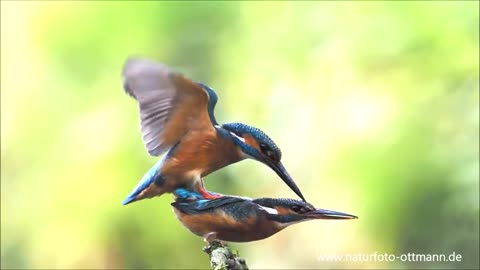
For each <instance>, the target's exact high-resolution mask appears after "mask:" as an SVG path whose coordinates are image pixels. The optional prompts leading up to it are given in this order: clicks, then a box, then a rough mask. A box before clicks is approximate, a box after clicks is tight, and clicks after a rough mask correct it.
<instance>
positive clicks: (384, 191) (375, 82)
mask: <svg viewBox="0 0 480 270" xmlns="http://www.w3.org/2000/svg"><path fill="white" fill-rule="evenodd" d="M478 10H479V3H478V1H470V2H461V1H442V2H430V1H426V2H420V1H407V2H396V1H385V2H376V1H374V2H363V1H362V2H333V1H320V2H249V1H244V2H188V3H187V2H173V1H171V2H148V1H147V2H126V1H123V2H106V1H105V2H103V1H92V2H84V1H75V2H74V1H72V2H56V1H50V2H40V1H35V2H14V1H8V2H5V1H2V2H1V124H2V125H1V180H2V181H1V266H2V268H135V269H140V268H142V269H143V268H207V267H208V257H207V256H206V255H205V254H203V253H202V252H201V247H202V246H203V242H202V241H201V239H200V238H199V237H197V236H194V235H192V234H191V233H190V232H188V231H187V230H185V229H184V228H183V227H182V226H181V225H180V223H179V222H178V221H177V220H176V219H175V217H174V215H173V213H172V211H171V209H170V205H169V203H170V201H171V200H172V196H171V195H165V196H162V197H160V198H155V199H152V200H146V201H141V202H138V203H135V204H132V205H129V206H127V207H123V206H121V205H120V203H121V201H122V200H123V199H124V197H125V196H126V195H127V194H128V192H130V190H131V188H133V186H134V185H135V184H136V183H137V181H138V180H139V179H140V178H141V177H142V175H143V174H144V173H145V172H146V171H147V170H148V168H149V167H150V166H152V165H153V164H154V163H155V161H156V158H153V157H149V156H148V155H147V153H146V151H145V150H144V147H143V143H142V141H141V137H140V132H139V123H138V122H139V121H138V112H137V106H136V104H135V102H134V101H133V100H132V99H130V98H129V97H128V96H127V95H125V94H124V93H123V91H122V87H121V85H122V82H121V77H120V70H121V66H122V64H123V62H124V61H125V59H126V58H127V57H128V56H130V55H143V56H147V57H151V58H155V59H158V60H160V61H162V62H165V63H167V64H168V65H170V66H173V67H175V68H176V69H177V70H179V71H181V72H182V73H184V74H186V75H187V76H189V77H191V78H193V79H195V80H199V81H203V82H205V83H207V84H209V85H210V86H212V87H213V88H214V89H216V91H217V94H218V96H219V103H218V106H217V110H216V115H217V120H219V122H229V121H239V122H245V123H248V124H251V125H255V126H258V127H260V128H261V129H263V130H264V131H265V132H266V133H268V134H269V135H271V136H272V137H273V138H274V139H275V141H276V142H277V143H278V144H279V146H280V147H281V148H282V150H283V153H284V157H283V163H284V164H285V165H286V167H287V169H288V170H289V171H290V174H291V175H292V176H293V177H294V178H295V179H296V181H297V183H298V184H299V185H300V187H301V188H302V190H303V193H304V194H305V196H306V198H307V199H308V200H309V201H310V202H312V203H313V204H315V205H317V206H318V207H322V208H327V209H333V210H339V211H344V212H348V213H352V214H355V215H358V216H359V217H360V219H358V220H356V221H351V222H337V221H323V222H322V221H312V222H307V223H304V224H300V225H295V226H292V227H291V228H288V229H286V230H285V231H282V232H280V233H278V234H277V235H275V236H273V237H271V238H269V239H266V240H262V241H259V242H254V243H245V244H234V245H233V246H234V248H238V249H239V251H240V254H242V256H243V257H245V258H246V259H247V261H248V264H249V266H250V267H252V268H254V269H255V268H334V267H341V268H373V267H375V268H407V267H408V268H451V269H453V268H476V269H478V267H479V256H478V254H479V143H478V138H479V112H478V110H479V63H478V59H479V52H478V50H479V26H478V22H479V11H478ZM206 185H207V188H209V189H211V190H214V191H217V192H221V193H226V194H235V195H242V196H249V197H261V196H266V197H294V194H293V193H292V192H291V191H290V190H289V189H288V188H287V187H286V186H285V185H284V184H283V183H281V181H280V180H279V179H278V177H277V176H276V175H275V174H274V173H273V172H272V171H271V170H270V169H268V168H267V167H265V166H263V165H261V164H259V163H256V162H254V161H243V162H240V163H237V164H234V165H232V166H229V167H227V168H225V169H223V170H221V171H218V172H215V173H213V174H211V175H210V176H208V177H207V178H206ZM374 252H379V253H384V252H390V253H394V254H397V255H400V254H403V253H409V252H415V253H427V254H438V253H446V254H450V253H452V252H456V253H457V254H462V256H463V259H462V261H461V262H436V263H425V262H399V261H396V262H374V261H373V262H361V263H355V262H341V263H340V262H330V263H327V262H322V261H320V260H319V259H318V258H319V256H320V255H322V254H349V253H353V254H357V253H364V254H371V253H374ZM186 254H188V255H186Z"/></svg>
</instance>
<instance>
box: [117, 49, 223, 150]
mask: <svg viewBox="0 0 480 270" xmlns="http://www.w3.org/2000/svg"><path fill="white" fill-rule="evenodd" d="M123 78H124V89H125V91H126V92H127V93H128V94H129V95H130V96H132V97H133V98H135V99H136V100H137V101H138V104H139V108H140V125H141V131H142V136H143V142H144V144H145V147H146V148H147V151H148V153H149V154H150V155H152V156H159V155H161V154H162V153H164V152H165V151H166V150H168V149H169V148H170V147H172V146H173V145H175V144H176V143H177V142H178V141H179V140H180V139H181V138H182V137H183V136H185V135H186V134H187V133H188V132H191V131H200V132H214V131H215V129H214V127H213V124H212V121H211V120H210V116H209V115H210V113H209V111H211V112H212V113H211V114H212V115H213V107H212V102H211V101H210V93H209V92H207V91H206V90H205V89H204V87H202V86H201V85H199V84H197V83H195V82H193V81H191V80H189V79H187V78H186V77H184V76H183V75H182V74H180V73H177V72H175V71H174V70H172V69H170V68H169V67H167V66H165V65H163V64H160V63H157V62H154V61H151V60H147V59H141V58H130V59H128V60H127V62H126V63H125V65H124V68H123ZM213 94H215V93H213ZM212 101H213V100H212ZM215 102H216V95H215ZM214 105H215V104H213V106H214Z"/></svg>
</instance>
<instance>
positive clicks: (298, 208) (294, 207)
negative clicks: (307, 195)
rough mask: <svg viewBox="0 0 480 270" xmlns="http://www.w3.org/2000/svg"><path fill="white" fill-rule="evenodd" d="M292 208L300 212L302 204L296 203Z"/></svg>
mask: <svg viewBox="0 0 480 270" xmlns="http://www.w3.org/2000/svg"><path fill="white" fill-rule="evenodd" d="M291 208H292V210H293V211H295V212H299V211H300V206H298V205H294V206H292V207H291Z"/></svg>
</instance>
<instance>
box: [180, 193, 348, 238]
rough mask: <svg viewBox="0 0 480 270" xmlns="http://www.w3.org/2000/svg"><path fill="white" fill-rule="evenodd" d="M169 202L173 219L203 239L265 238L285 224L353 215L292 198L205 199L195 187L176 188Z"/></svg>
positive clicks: (344, 217) (234, 197)
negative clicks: (173, 215) (193, 189)
mask: <svg viewBox="0 0 480 270" xmlns="http://www.w3.org/2000/svg"><path fill="white" fill-rule="evenodd" d="M174 195H175V196H176V199H175V201H174V202H173V203H171V205H172V207H173V211H174V213H175V215H176V217H177V219H178V220H179V221H180V222H181V223H182V224H183V225H184V226H185V227H186V228H187V229H188V230H189V231H191V232H192V233H194V234H196V235H198V236H201V237H203V238H204V240H205V241H206V242H209V243H210V242H212V241H213V240H221V241H227V242H251V241H256V240H261V239H265V238H268V237H270V236H272V235H274V234H276V233H277V232H279V231H281V230H283V229H285V228H286V227H288V226H290V225H293V224H296V223H300V222H304V221H309V220H314V219H356V218H357V217H356V216H354V215H350V214H345V213H342V212H337V211H331V210H325V209H320V208H315V207H314V206H313V205H311V204H310V203H307V202H305V201H300V200H293V199H283V198H280V199H274V198H260V199H250V198H247V197H237V196H227V195H223V196H220V197H217V198H215V199H206V198H204V197H203V196H202V195H201V194H199V193H198V192H196V191H191V190H186V189H181V188H179V189H177V190H175V191H174Z"/></svg>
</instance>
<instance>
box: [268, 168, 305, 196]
mask: <svg viewBox="0 0 480 270" xmlns="http://www.w3.org/2000/svg"><path fill="white" fill-rule="evenodd" d="M265 163H266V164H267V165H268V166H269V167H270V168H272V170H274V171H275V172H276V173H277V174H278V176H280V178H282V180H283V182H285V184H287V186H288V187H289V188H290V189H291V190H293V192H295V194H297V195H298V197H300V198H301V199H302V200H303V201H304V202H306V200H305V198H304V197H303V194H302V192H301V191H300V189H299V188H298V187H297V184H295V181H293V179H292V177H290V175H289V174H288V172H287V170H286V169H285V167H283V164H282V163H281V162H272V161H270V160H266V161H265Z"/></svg>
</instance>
